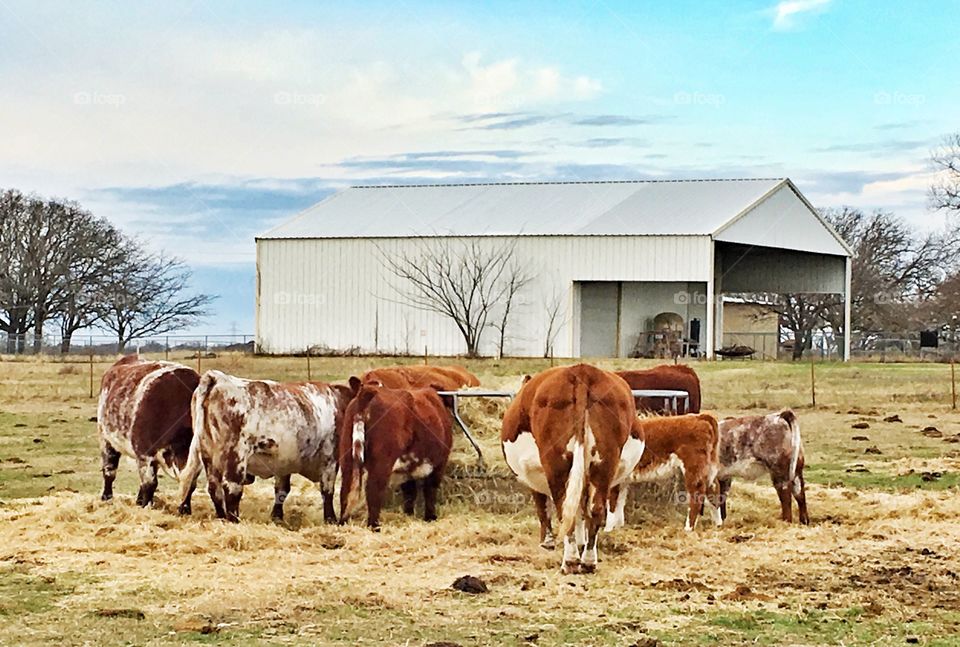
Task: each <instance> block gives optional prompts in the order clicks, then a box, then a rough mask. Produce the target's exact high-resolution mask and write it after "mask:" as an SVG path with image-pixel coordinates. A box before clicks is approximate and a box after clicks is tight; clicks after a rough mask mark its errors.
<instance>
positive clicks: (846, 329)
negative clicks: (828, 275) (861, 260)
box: [843, 256, 853, 362]
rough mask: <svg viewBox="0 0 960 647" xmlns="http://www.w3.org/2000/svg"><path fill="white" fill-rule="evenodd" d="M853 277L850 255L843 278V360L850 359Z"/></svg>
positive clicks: (847, 360)
mask: <svg viewBox="0 0 960 647" xmlns="http://www.w3.org/2000/svg"><path fill="white" fill-rule="evenodd" d="M852 277H853V259H851V258H850V257H849V256H848V257H847V259H846V263H845V264H844V279H843V361H845V362H849V361H850V334H851V333H852V332H853V331H852V330H850V301H851V299H850V283H851V280H852Z"/></svg>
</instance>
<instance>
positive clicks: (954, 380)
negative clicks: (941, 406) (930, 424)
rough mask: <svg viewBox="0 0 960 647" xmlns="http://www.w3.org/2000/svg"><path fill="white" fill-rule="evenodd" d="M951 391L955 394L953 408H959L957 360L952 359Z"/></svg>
mask: <svg viewBox="0 0 960 647" xmlns="http://www.w3.org/2000/svg"><path fill="white" fill-rule="evenodd" d="M950 392H951V393H952V394H953V408H954V409H956V408H957V362H956V360H955V359H953V358H951V359H950Z"/></svg>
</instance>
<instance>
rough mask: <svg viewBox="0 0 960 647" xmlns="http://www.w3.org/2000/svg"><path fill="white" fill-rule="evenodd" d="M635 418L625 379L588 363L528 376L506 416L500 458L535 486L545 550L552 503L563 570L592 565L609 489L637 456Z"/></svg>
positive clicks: (550, 540)
mask: <svg viewBox="0 0 960 647" xmlns="http://www.w3.org/2000/svg"><path fill="white" fill-rule="evenodd" d="M636 415H637V413H636V407H635V405H634V402H633V396H632V395H631V393H630V387H629V386H627V383H626V382H624V381H623V379H621V378H619V377H617V376H616V375H614V374H613V373H610V372H607V371H603V370H600V369H598V368H595V367H593V366H589V365H586V364H578V365H576V366H567V367H558V368H552V369H548V370H546V371H544V372H542V373H539V374H538V375H536V376H534V377H533V378H530V379H529V380H527V381H526V382H525V384H524V385H523V387H522V388H521V389H520V392H519V393H518V394H517V396H516V398H515V399H514V400H513V402H512V403H511V404H510V407H509V408H508V409H507V411H506V414H505V415H504V418H503V428H502V430H501V434H500V441H501V444H502V446H503V455H504V458H505V459H506V461H507V465H509V466H510V469H511V470H513V472H514V474H516V475H517V478H518V479H519V480H520V482H521V483H523V484H524V485H526V486H527V487H529V488H530V489H531V490H533V498H534V503H535V505H536V508H537V516H538V517H539V519H540V539H541V542H542V545H543V546H544V547H552V544H553V532H552V529H551V527H550V512H549V510H548V507H547V504H548V503H549V500H550V499H552V500H553V502H554V505H555V506H556V514H557V517H558V518H559V520H560V534H561V536H562V537H563V563H562V565H561V568H560V571H561V572H562V573H590V572H593V571H594V570H596V566H597V536H598V534H599V531H600V528H601V527H602V525H603V521H604V514H605V513H606V510H607V499H608V496H609V492H610V489H611V488H612V487H614V486H615V485H619V484H620V483H621V482H623V481H624V480H625V479H627V478H628V477H629V476H630V473H631V472H632V471H633V469H634V468H635V467H636V465H637V462H638V461H639V460H640V456H641V455H642V454H643V447H644V441H643V437H642V435H640V430H639V428H638V427H635V426H634V425H633V421H634V419H635V418H636Z"/></svg>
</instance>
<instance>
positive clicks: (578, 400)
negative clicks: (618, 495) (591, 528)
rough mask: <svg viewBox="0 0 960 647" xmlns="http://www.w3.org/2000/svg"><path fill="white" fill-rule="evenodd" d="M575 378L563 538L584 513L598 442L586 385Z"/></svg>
mask: <svg viewBox="0 0 960 647" xmlns="http://www.w3.org/2000/svg"><path fill="white" fill-rule="evenodd" d="M573 379H574V387H573V388H574V396H573V406H574V411H575V414H574V435H573V438H572V439H571V440H572V445H573V446H572V447H571V453H572V454H573V464H572V465H571V466H570V473H569V475H568V476H567V489H566V492H565V493H564V496H563V507H562V508H561V510H562V518H561V519H560V536H561V537H566V536H567V535H569V534H570V532H571V531H572V530H573V527H574V524H575V523H576V521H577V518H578V517H579V516H580V515H581V514H582V506H583V500H584V491H585V490H586V487H587V481H588V474H587V471H588V469H589V466H590V454H591V452H593V446H594V444H595V439H594V436H593V429H591V428H590V411H589V409H590V407H589V402H588V397H589V394H588V393H587V385H586V384H585V383H584V382H583V380H582V379H578V378H573Z"/></svg>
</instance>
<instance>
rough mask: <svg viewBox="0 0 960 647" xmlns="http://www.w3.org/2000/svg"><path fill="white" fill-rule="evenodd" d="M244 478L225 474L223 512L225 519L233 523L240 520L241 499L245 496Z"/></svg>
mask: <svg viewBox="0 0 960 647" xmlns="http://www.w3.org/2000/svg"><path fill="white" fill-rule="evenodd" d="M244 480H245V479H244V478H243V477H241V478H239V479H233V478H230V477H227V476H226V475H224V479H223V512H224V519H226V520H227V521H231V522H233V523H238V522H239V521H240V499H241V498H243V482H244Z"/></svg>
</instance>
